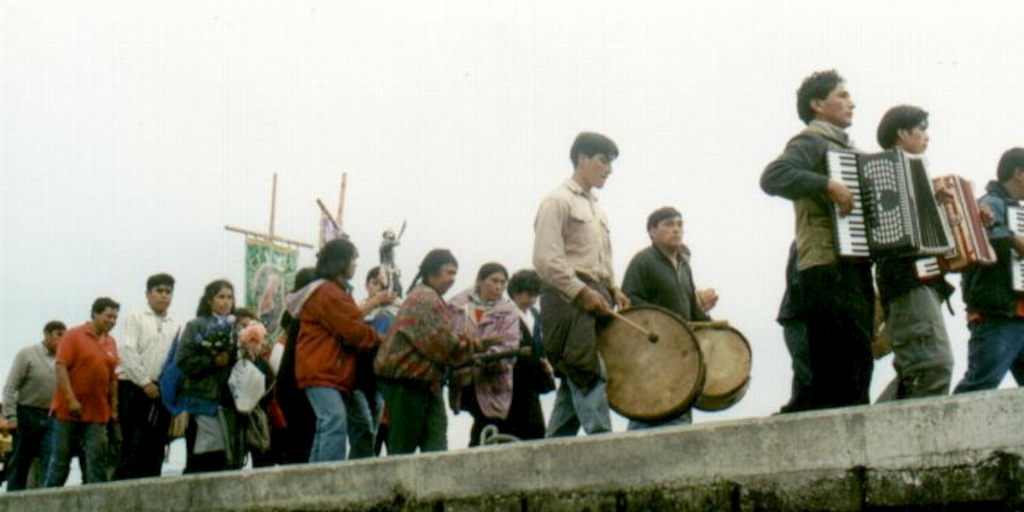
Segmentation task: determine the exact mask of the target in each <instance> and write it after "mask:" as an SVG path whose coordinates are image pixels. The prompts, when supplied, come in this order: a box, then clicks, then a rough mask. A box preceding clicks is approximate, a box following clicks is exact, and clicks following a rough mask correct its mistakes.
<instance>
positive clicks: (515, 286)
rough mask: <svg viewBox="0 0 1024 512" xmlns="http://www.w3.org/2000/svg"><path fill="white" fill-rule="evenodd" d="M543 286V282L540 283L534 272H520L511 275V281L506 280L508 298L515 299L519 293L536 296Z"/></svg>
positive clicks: (537, 275) (529, 270) (526, 270)
mask: <svg viewBox="0 0 1024 512" xmlns="http://www.w3.org/2000/svg"><path fill="white" fill-rule="evenodd" d="M543 285H544V281H541V279H540V274H538V273H537V271H536V270H533V269H524V270H520V271H517V272H516V273H515V274H512V279H509V280H508V296H509V297H515V296H516V295H518V294H519V293H520V292H526V293H532V294H534V295H538V294H540V288H541V286H543Z"/></svg>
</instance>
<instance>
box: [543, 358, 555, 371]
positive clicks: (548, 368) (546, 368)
mask: <svg viewBox="0 0 1024 512" xmlns="http://www.w3.org/2000/svg"><path fill="white" fill-rule="evenodd" d="M540 367H541V368H542V369H543V370H544V373H546V374H548V375H554V374H555V369H554V367H552V366H551V361H548V358H546V357H542V358H540Z"/></svg>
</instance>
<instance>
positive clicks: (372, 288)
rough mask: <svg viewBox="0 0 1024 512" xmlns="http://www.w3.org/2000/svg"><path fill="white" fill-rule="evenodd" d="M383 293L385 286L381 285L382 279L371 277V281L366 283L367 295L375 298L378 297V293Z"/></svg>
mask: <svg viewBox="0 0 1024 512" xmlns="http://www.w3.org/2000/svg"><path fill="white" fill-rule="evenodd" d="M383 291H384V286H383V285H381V284H380V279H377V278H376V277H371V278H370V279H369V280H367V281H366V294H367V295H369V296H370V297H373V296H374V295H377V294H378V293H381V292H383Z"/></svg>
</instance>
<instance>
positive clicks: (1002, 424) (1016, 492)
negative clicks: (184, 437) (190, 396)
mask: <svg viewBox="0 0 1024 512" xmlns="http://www.w3.org/2000/svg"><path fill="white" fill-rule="evenodd" d="M1022 419H1024V391H1021V390H1008V391H999V392H986V393H975V394H970V395H961V396H956V397H947V398H942V399H927V400H912V401H905V402H902V403H897V404H887V405H880V406H871V407H855V408H849V409H843V410H834V411H825V412H816V413H805V414H798V415H790V416H776V417H770V418H760V419H752V420H742V421H731V422H722V423H713V424H706V425H700V426H696V427H689V428H667V429H660V430H654V431H644V432H638V433H620V434H613V435H605V436H596V437H589V438H575V439H565V440H550V441H543V442H532V443H521V444H516V445H506V446H500V447H491V448H486V449H478V450H473V451H469V450H459V451H454V452H449V453H443V454H437V455H419V456H408V457H394V458H388V459H378V460H370V461H356V462H344V463H334V464H319V465H308V466H302V467H294V466H293V467H286V468H274V469H265V470H258V471H245V472H233V473H221V474H215V475H203V476H191V477H173V478H170V477H165V478H161V479H151V480H142V481H135V482H118V483H113V484H105V485H99V486H89V487H77V488H68V489H60V490H46V491H31V492H26V493H20V494H9V495H6V496H4V497H3V498H0V512H8V511H9V512H34V511H67V512H72V511H73V512H86V511H114V510H116V511H139V512H145V511H172V512H173V511H222V510H224V511H229V510H230V511H233V510H237V511H243V510H245V511H285V510H288V511H320V510H351V511H368V510H381V511H389V510H393V511H431V512H433V511H438V510H445V511H462V510H495V511H515V512H521V511H531V512H534V511H604V510H607V511H616V512H618V511H634V510H635V511H639V510H868V509H884V508H901V509H907V508H911V509H912V508H920V509H935V508H944V509H948V510H955V509H960V508H962V509H964V510H967V509H977V507H978V506H980V505H984V507H985V509H986V510H992V509H1005V510H1013V509H1015V508H1018V507H1020V506H1021V505H1022V504H1024V493H1022V490H1021V489H1022V484H1024V469H1022V455H1024V428H1021V422H1022Z"/></svg>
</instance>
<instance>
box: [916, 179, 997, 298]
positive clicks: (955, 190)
mask: <svg viewBox="0 0 1024 512" xmlns="http://www.w3.org/2000/svg"><path fill="white" fill-rule="evenodd" d="M932 187H933V188H934V189H935V200H936V201H937V202H938V203H939V204H940V205H942V210H943V213H944V214H945V217H946V222H947V223H948V224H949V230H950V232H952V234H953V240H954V242H955V244H954V246H953V250H951V251H949V252H948V253H946V254H944V255H942V256H935V257H931V258H924V259H921V260H919V261H918V262H917V274H918V276H920V277H921V278H928V277H937V276H939V275H941V274H942V273H943V272H963V271H964V270H967V269H968V268H971V267H972V266H974V265H992V264H995V262H996V253H995V250H993V249H992V245H991V244H989V242H988V235H986V234H985V226H983V225H982V223H981V217H980V215H979V212H978V202H977V201H976V200H975V199H974V188H973V187H972V186H971V182H970V181H968V180H966V179H964V178H962V177H960V176H954V175H949V176H940V177H938V178H935V179H933V180H932Z"/></svg>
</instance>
